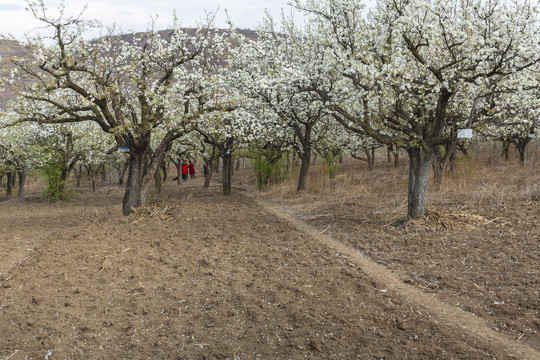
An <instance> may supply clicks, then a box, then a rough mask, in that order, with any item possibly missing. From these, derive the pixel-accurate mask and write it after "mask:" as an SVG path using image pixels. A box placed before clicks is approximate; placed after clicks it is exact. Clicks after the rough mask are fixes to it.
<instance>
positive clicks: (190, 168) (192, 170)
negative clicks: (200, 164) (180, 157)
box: [188, 161, 195, 179]
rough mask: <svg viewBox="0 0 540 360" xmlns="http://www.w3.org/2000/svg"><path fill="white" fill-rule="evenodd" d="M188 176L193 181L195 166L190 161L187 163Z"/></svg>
mask: <svg viewBox="0 0 540 360" xmlns="http://www.w3.org/2000/svg"><path fill="white" fill-rule="evenodd" d="M188 168H189V176H190V177H191V178H192V179H195V165H193V163H192V162H191V161H190V162H189V166H188Z"/></svg>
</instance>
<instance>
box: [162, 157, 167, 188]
mask: <svg viewBox="0 0 540 360" xmlns="http://www.w3.org/2000/svg"><path fill="white" fill-rule="evenodd" d="M161 171H162V172H163V183H164V184H165V183H166V182H167V176H168V174H167V164H166V163H165V161H163V162H162V163H161Z"/></svg>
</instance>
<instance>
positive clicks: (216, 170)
mask: <svg viewBox="0 0 540 360" xmlns="http://www.w3.org/2000/svg"><path fill="white" fill-rule="evenodd" d="M214 172H215V173H216V174H219V157H218V158H217V160H216V164H215V167H214Z"/></svg>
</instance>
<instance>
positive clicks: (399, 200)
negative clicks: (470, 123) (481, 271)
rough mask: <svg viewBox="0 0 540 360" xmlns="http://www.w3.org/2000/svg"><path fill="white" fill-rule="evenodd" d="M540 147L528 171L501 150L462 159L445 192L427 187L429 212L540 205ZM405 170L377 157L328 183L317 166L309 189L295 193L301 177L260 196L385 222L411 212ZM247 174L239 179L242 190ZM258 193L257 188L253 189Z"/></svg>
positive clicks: (343, 168) (348, 165)
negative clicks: (351, 209)
mask: <svg viewBox="0 0 540 360" xmlns="http://www.w3.org/2000/svg"><path fill="white" fill-rule="evenodd" d="M539 147H540V146H538V144H536V145H535V144H533V145H531V149H530V151H529V157H528V161H527V163H526V165H525V166H524V167H521V166H520V165H519V161H518V159H517V155H516V154H514V156H513V157H512V158H511V159H510V160H509V161H504V160H502V159H501V158H500V156H499V154H500V152H499V150H497V149H493V148H483V149H482V148H480V149H478V150H475V152H474V153H473V154H472V155H471V157H470V158H466V157H461V158H460V159H459V161H458V167H457V171H456V175H455V176H451V174H446V175H445V178H444V182H443V186H442V187H441V189H435V186H434V184H433V182H432V181H430V184H429V198H428V208H436V207H437V205H448V204H455V205H459V206H460V207H464V208H466V207H467V206H492V205H496V204H505V203H510V202H516V201H520V202H540V166H539V165H540V164H539V163H540V149H539ZM400 160H401V165H400V166H399V167H398V168H394V167H393V165H392V164H389V163H387V162H386V158H385V157H384V154H382V153H381V154H378V157H377V161H376V165H375V169H374V170H373V171H368V169H367V166H366V164H365V163H363V162H360V161H358V160H354V159H347V160H346V161H344V163H343V164H339V170H338V174H337V176H336V177H335V178H333V179H330V178H329V176H328V174H327V173H326V172H325V171H324V168H323V166H322V165H320V162H319V163H316V164H315V165H314V166H312V167H311V169H310V174H309V178H308V184H307V189H306V191H305V192H302V193H297V191H296V186H297V179H298V175H297V174H298V171H297V170H296V171H293V172H292V174H293V175H292V176H290V177H289V179H287V180H286V181H285V182H284V183H282V184H279V185H273V186H269V187H267V188H265V189H263V190H261V191H260V192H261V194H262V195H264V196H267V197H270V198H272V199H274V200H286V201H288V202H291V203H294V204H297V205H300V204H305V206H310V205H309V204H312V206H319V205H320V204H321V203H326V204H328V205H336V204H337V205H339V204H341V205H343V204H345V203H357V204H358V205H359V206H361V207H363V208H364V209H365V208H367V209H370V210H371V211H373V212H380V213H384V217H385V218H397V217H399V216H403V214H405V213H406V209H407V181H408V166H407V165H408V159H407V157H406V155H403V156H402V157H401V159H400ZM248 174H249V171H244V172H242V173H239V174H235V177H237V176H240V177H241V178H242V183H243V184H250V185H251V186H253V184H254V181H251V182H250V181H249V180H246V179H247V177H249V175H248ZM253 187H254V186H253Z"/></svg>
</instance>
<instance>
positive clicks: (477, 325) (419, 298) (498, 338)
mask: <svg viewBox="0 0 540 360" xmlns="http://www.w3.org/2000/svg"><path fill="white" fill-rule="evenodd" d="M257 203H258V204H259V205H261V206H262V207H264V208H265V209H266V210H267V211H269V212H271V213H273V214H274V215H275V216H277V217H279V218H281V219H284V220H285V221H287V222H289V223H290V224H291V225H292V226H294V227H295V228H296V229H298V230H299V231H303V232H305V233H306V234H308V235H309V236H311V237H313V238H314V239H317V240H318V241H320V242H321V243H323V244H325V245H327V246H329V247H331V248H332V249H334V250H336V251H338V252H339V253H341V254H344V255H346V256H347V257H349V259H350V261H352V262H354V263H355V264H358V265H359V266H360V267H361V269H362V270H363V271H365V272H366V274H368V275H369V276H370V277H371V278H372V279H374V280H376V281H377V282H381V283H382V284H384V286H387V288H388V290H389V291H392V292H395V293H396V294H397V295H398V296H399V297H401V298H402V299H403V300H404V301H405V302H406V303H407V304H408V305H410V306H412V307H414V308H415V309H420V310H421V311H422V312H423V313H425V314H427V315H428V316H429V317H430V318H432V319H433V321H435V322H437V323H441V324H446V325H448V326H451V327H453V328H455V329H456V330H458V331H462V332H463V333H465V334H467V335H468V336H470V337H474V338H477V339H479V340H481V341H487V342H488V343H489V344H490V346H492V347H493V348H494V349H496V350H497V351H500V352H504V353H506V354H507V355H508V356H515V357H519V358H524V359H540V352H538V351H537V350H535V349H533V348H531V347H529V346H527V345H524V344H522V343H519V342H517V341H511V340H509V339H507V338H506V337H504V336H502V335H501V334H499V333H497V332H495V331H493V330H492V329H491V328H490V327H489V326H487V325H486V323H485V322H484V321H483V320H482V319H480V318H478V317H476V316H474V315H472V314H470V313H467V312H465V311H463V310H462V309H460V308H457V307H452V306H449V305H447V304H445V303H443V302H442V301H440V300H438V299H437V298H436V297H435V296H434V295H433V294H427V293H424V292H422V291H419V290H418V289H417V288H416V287H413V286H409V285H407V284H405V283H403V281H402V279H401V278H400V276H398V275H396V274H394V273H392V272H390V271H389V270H387V269H385V268H384V267H382V266H380V265H377V264H376V263H374V262H373V261H371V260H369V259H367V258H366V257H364V256H363V255H362V254H360V253H359V252H358V251H356V250H355V249H353V248H351V247H348V246H346V245H344V244H342V243H340V242H337V241H335V240H334V239H332V238H331V237H329V236H326V235H325V234H324V233H322V232H321V231H320V230H318V229H316V228H314V227H311V226H309V225H308V224H306V223H305V222H302V221H300V220H298V219H295V218H294V216H293V215H292V214H291V212H290V211H288V210H287V209H286V208H283V207H281V206H279V205H276V204H273V203H272V202H270V201H267V200H263V199H261V198H257ZM323 231H324V230H323Z"/></svg>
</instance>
